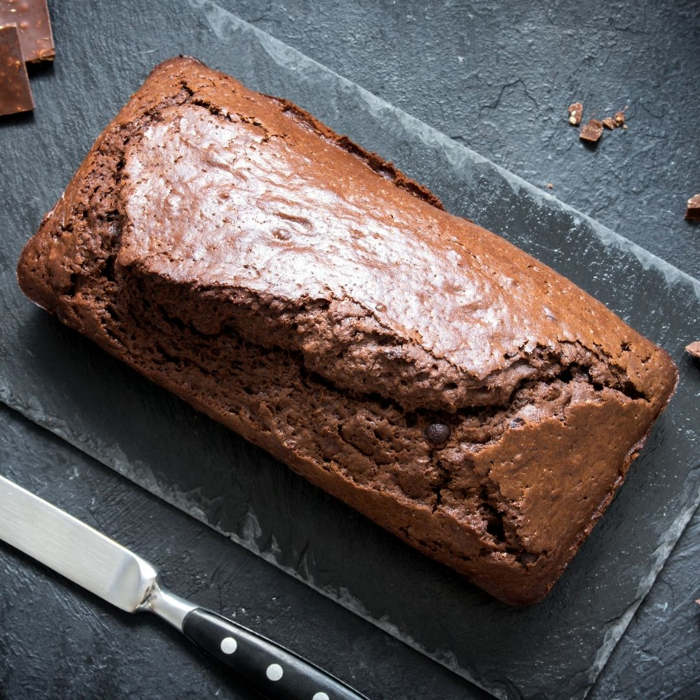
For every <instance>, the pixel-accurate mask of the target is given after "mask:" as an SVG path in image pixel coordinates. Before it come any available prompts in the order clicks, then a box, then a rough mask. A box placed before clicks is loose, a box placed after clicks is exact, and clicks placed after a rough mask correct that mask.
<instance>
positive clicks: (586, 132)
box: [579, 119, 603, 143]
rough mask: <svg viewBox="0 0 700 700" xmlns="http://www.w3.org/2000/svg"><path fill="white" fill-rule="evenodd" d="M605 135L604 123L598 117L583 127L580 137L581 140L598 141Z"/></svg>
mask: <svg viewBox="0 0 700 700" xmlns="http://www.w3.org/2000/svg"><path fill="white" fill-rule="evenodd" d="M602 135H603V124H602V122H600V121H599V120H598V119H591V120H589V122H588V124H586V125H585V126H583V127H581V133H580V134H579V138H580V139H581V141H588V143H596V141H598V140H599V139H600V137H601V136H602Z"/></svg>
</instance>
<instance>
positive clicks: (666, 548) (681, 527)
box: [584, 464, 700, 697]
mask: <svg viewBox="0 0 700 700" xmlns="http://www.w3.org/2000/svg"><path fill="white" fill-rule="evenodd" d="M696 468H700V464H699V465H698V467H696ZM697 512H700V487H699V488H698V490H697V492H696V494H695V502H694V503H691V505H689V506H688V507H687V508H686V509H684V510H683V511H681V513H680V515H679V516H678V517H677V518H676V519H675V520H674V521H673V523H672V525H671V527H670V528H669V529H668V530H667V533H666V537H665V539H664V542H663V543H662V545H661V546H660V547H659V548H658V549H657V553H658V556H657V558H656V561H655V563H654V566H653V567H652V569H651V570H650V571H649V574H648V575H647V576H646V577H645V578H643V579H642V580H641V581H640V582H639V588H638V591H637V592H638V596H637V598H636V599H635V601H634V603H632V605H630V607H629V608H628V609H627V610H625V612H624V613H623V614H622V615H621V617H620V619H619V620H618V621H617V622H615V623H613V624H612V625H611V626H610V627H609V628H608V630H607V631H606V633H605V637H604V639H603V643H602V644H601V646H600V648H599V649H598V653H597V654H596V657H595V659H594V660H593V664H592V665H591V676H590V678H589V686H588V687H587V688H586V691H585V695H584V697H587V696H588V694H589V693H590V692H591V691H592V690H593V688H594V687H595V684H596V682H597V680H598V677H599V676H600V674H601V673H602V671H603V669H604V668H605V665H606V664H607V662H608V660H609V659H610V657H611V656H612V653H613V651H614V650H615V647H616V646H617V645H618V644H619V642H620V640H621V639H622V637H623V636H624V634H625V632H626V630H627V628H628V627H629V625H630V623H631V622H632V620H633V619H634V617H635V615H636V614H637V611H638V610H639V608H640V607H641V605H642V603H643V602H644V600H645V599H646V597H647V596H648V595H649V593H650V592H651V589H652V588H653V587H654V583H656V579H657V578H658V577H659V574H660V573H661V572H662V571H663V569H664V567H665V566H666V563H667V562H668V560H669V558H670V556H671V554H672V553H673V550H674V549H675V548H676V547H677V546H678V542H679V541H680V539H681V537H682V535H683V533H684V532H685V530H686V528H687V527H688V525H689V524H690V522H691V520H692V519H693V516H694V515H695V513H697Z"/></svg>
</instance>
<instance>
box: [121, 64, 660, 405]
mask: <svg viewBox="0 0 700 700" xmlns="http://www.w3.org/2000/svg"><path fill="white" fill-rule="evenodd" d="M183 60H184V59H183ZM217 80H220V81H221V82H224V81H226V84H225V85H223V86H222V85H217V86H214V85H213V84H212V83H213V82H214V81H213V80H212V79H211V78H210V77H209V76H207V79H204V77H203V76H198V75H197V72H196V68H195V70H194V75H192V74H191V73H190V74H189V75H188V76H187V80H186V83H184V84H186V87H187V89H188V90H191V91H192V92H193V93H194V94H196V97H197V99H196V100H195V101H194V103H193V102H188V103H187V104H182V105H174V106H170V107H167V108H164V109H162V110H161V111H159V115H158V119H157V120H156V121H154V122H153V123H150V124H149V125H148V126H146V127H145V128H144V130H143V132H142V133H141V134H140V136H139V137H138V138H135V139H132V140H131V142H130V144H129V145H128V147H127V150H126V153H125V156H124V159H125V165H124V169H123V174H124V177H125V182H124V186H123V188H122V192H121V199H122V203H123V207H124V212H125V215H126V222H125V226H124V232H123V234H122V236H123V237H122V244H121V249H120V251H119V255H118V259H117V263H118V264H119V265H122V266H135V267H137V268H138V269H139V270H140V271H141V272H142V273H143V274H146V275H147V274H152V275H158V276H160V277H161V278H164V279H168V280H170V281H172V282H173V283H174V284H175V285H191V286H193V287H196V288H197V289H198V290H201V291H206V293H207V294H209V295H210V296H214V295H216V297H217V306H218V313H217V314H216V315H208V316H207V317H201V316H200V317H198V318H192V319H191V322H192V323H193V324H194V325H195V326H196V327H197V328H198V329H199V330H201V331H202V332H205V333H210V334H215V333H219V332H221V331H222V329H223V328H224V327H225V326H227V325H231V326H232V327H234V328H235V329H236V330H238V331H239V332H241V333H243V334H244V335H246V336H250V339H251V340H253V341H254V342H257V343H260V344H263V345H269V344H272V345H277V346H281V347H289V348H290V349H293V350H300V351H301V352H302V353H303V355H304V361H305V364H306V366H307V367H308V368H309V369H311V370H313V371H316V372H318V373H319V374H321V375H322V376H324V377H325V378H326V379H328V380H330V381H333V382H334V383H335V384H336V385H337V386H339V387H341V388H343V389H346V390H349V391H355V392H358V393H366V392H367V391H368V390H372V391H377V392H379V393H380V394H382V395H384V396H391V397H392V398H393V399H395V400H397V401H398V402H399V403H401V405H402V406H403V407H404V408H406V409H409V410H413V409H420V408H427V409H432V410H446V411H455V410H457V409H459V408H463V407H466V406H485V405H501V404H503V403H504V402H505V401H507V400H508V398H509V396H510V395H511V394H512V392H513V390H514V389H515V388H516V387H517V386H518V385H519V384H520V383H522V382H523V381H526V380H531V379H536V378H540V377H546V376H548V375H551V374H552V373H555V372H557V371H560V369H561V367H562V366H563V367H567V366H569V365H570V364H572V363H575V364H577V365H579V366H582V367H585V368H590V370H591V373H592V376H593V377H594V379H595V381H597V382H598V383H600V384H602V385H605V386H610V387H614V388H617V389H619V390H621V391H623V392H626V393H629V392H632V394H634V395H642V396H647V395H653V394H654V393H655V391H656V390H657V389H658V387H657V386H656V384H657V382H658V381H659V379H660V377H659V376H657V374H656V373H655V372H654V371H653V369H654V366H655V363H657V362H659V361H660V365H661V369H664V368H665V367H666V366H667V361H666V359H665V358H664V357H663V356H662V355H660V354H659V353H658V350H657V349H656V348H655V347H654V346H653V345H652V344H651V343H649V342H648V341H647V340H645V339H644V338H642V337H641V336H640V335H639V334H638V333H636V332H634V331H633V330H632V329H631V328H629V327H628V326H626V325H625V324H624V323H622V322H621V321H620V320H619V319H618V318H617V317H616V316H614V315H613V314H612V313H611V312H610V311H609V310H607V309H606V308H605V307H604V306H603V305H602V304H600V303H599V302H597V301H596V300H595V299H593V298H592V297H590V296H589V295H587V294H586V293H585V292H583V291H582V290H580V289H578V288H577V287H576V286H574V285H573V284H572V283H570V282H569V281H568V280H566V279H564V278H563V277H561V276H560V275H558V274H556V273H555V272H553V271H552V270H551V269H549V268H548V267H546V266H544V265H542V264H541V263H539V262H538V261H536V260H534V259H533V258H531V257H530V256H528V255H526V254H525V253H523V252H522V251H520V250H518V249H516V248H515V247H513V246H512V245H510V244H509V243H507V242H506V241H505V240H503V239H501V238H500V237H498V236H495V235H493V234H491V233H489V232H488V231H485V230H484V229H482V228H480V227H478V226H476V225H475V224H472V223H470V222H468V221H466V220H464V219H461V218H458V217H455V216H452V215H450V214H448V213H446V212H444V211H442V210H440V209H438V208H437V207H436V206H434V201H431V200H429V199H428V200H427V201H426V198H425V197H424V196H415V194H414V193H415V191H416V190H414V191H413V192H412V191H409V190H407V189H404V188H402V187H397V186H396V184H395V182H394V179H393V178H392V177H386V176H384V177H382V176H380V175H377V176H374V177H368V173H367V171H368V163H367V160H366V159H365V158H363V157H358V156H356V155H354V154H352V153H350V152H348V149H347V147H346V143H345V144H344V143H342V142H341V143H339V142H338V139H337V137H333V138H331V137H329V135H328V134H327V133H324V132H323V130H321V129H320V128H318V127H317V125H316V124H315V123H314V122H312V121H311V120H309V119H307V118H304V117H303V116H300V112H299V111H298V110H292V109H290V108H289V107H288V105H287V104H286V103H284V102H281V101H279V100H276V99H274V98H268V97H266V96H263V95H260V94H258V93H255V92H252V91H249V90H247V89H246V88H244V87H243V86H242V85H240V84H239V83H237V82H236V81H234V80H233V79H231V78H221V79H218V78H217ZM173 82H174V83H175V81H173ZM214 87H216V88H218V92H217V95H216V101H215V102H214V101H213V100H212V101H208V99H207V91H208V90H209V89H213V88H214ZM221 87H225V88H227V89H226V90H224V91H222V90H221ZM154 201H158V202H161V203H162V207H158V208H156V207H153V206H152V202H154ZM416 222H418V223H416ZM227 300H229V301H230V304H227V303H226V302H227ZM227 306H228V307H229V308H228V309H227ZM261 307H264V308H265V314H264V318H265V323H264V325H261V323H260V322H258V321H257V320H256V319H259V318H260V315H261V314H260V309H261ZM290 331H291V333H290ZM650 362H651V364H649V365H648V366H647V367H645V366H644V365H647V364H648V363H650Z"/></svg>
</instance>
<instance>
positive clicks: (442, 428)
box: [425, 423, 450, 447]
mask: <svg viewBox="0 0 700 700" xmlns="http://www.w3.org/2000/svg"><path fill="white" fill-rule="evenodd" d="M425 437H426V438H428V442H429V443H430V444H431V445H434V446H435V447H439V446H440V445H444V444H445V443H446V442H447V441H448V440H449V439H450V426H449V425H445V424H444V423H431V424H430V425H429V426H428V427H427V428H426V429H425Z"/></svg>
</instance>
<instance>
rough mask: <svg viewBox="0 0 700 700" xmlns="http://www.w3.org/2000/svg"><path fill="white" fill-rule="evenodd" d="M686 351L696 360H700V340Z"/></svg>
mask: <svg viewBox="0 0 700 700" xmlns="http://www.w3.org/2000/svg"><path fill="white" fill-rule="evenodd" d="M685 351H686V352H687V353H688V354H689V355H690V356H691V357H694V358H695V359H696V360H700V340H696V341H694V342H692V343H690V344H688V345H686V346H685Z"/></svg>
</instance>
